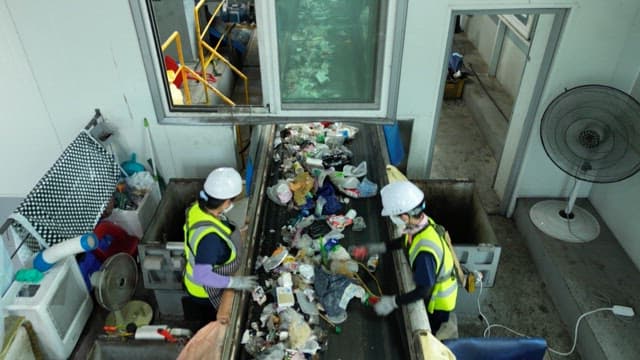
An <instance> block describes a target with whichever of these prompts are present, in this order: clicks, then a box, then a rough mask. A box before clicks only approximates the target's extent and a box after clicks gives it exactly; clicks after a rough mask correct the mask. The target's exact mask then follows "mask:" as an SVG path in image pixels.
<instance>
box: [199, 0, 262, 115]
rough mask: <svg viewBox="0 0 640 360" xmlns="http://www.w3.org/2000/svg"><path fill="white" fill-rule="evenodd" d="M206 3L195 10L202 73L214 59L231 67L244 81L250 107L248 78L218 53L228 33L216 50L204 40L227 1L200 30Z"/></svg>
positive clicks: (245, 96) (223, 36)
mask: <svg viewBox="0 0 640 360" xmlns="http://www.w3.org/2000/svg"><path fill="white" fill-rule="evenodd" d="M204 3H205V0H200V1H199V2H198V4H196V6H195V8H194V10H193V13H194V17H195V22H196V41H197V44H198V56H199V58H200V66H201V68H202V72H203V73H204V72H205V71H206V70H207V68H208V67H209V65H210V64H211V62H212V61H213V60H214V59H218V60H220V61H222V62H223V63H224V64H225V65H227V66H228V67H229V69H231V71H233V72H234V73H235V74H236V75H238V77H240V78H241V79H242V80H243V81H244V98H245V102H246V104H247V105H249V78H247V76H246V75H245V74H244V73H242V71H240V70H238V68H236V67H235V66H233V65H232V64H231V63H230V62H229V60H227V59H226V58H225V57H224V56H222V55H220V53H218V47H219V46H220V44H221V43H222V41H223V40H224V38H225V36H226V35H227V33H228V32H225V33H223V34H221V35H220V39H218V43H217V44H216V46H215V48H213V47H211V45H209V44H208V43H207V42H206V41H205V40H204V38H205V36H206V35H207V34H208V33H209V28H210V27H211V24H212V23H213V20H214V19H215V17H216V15H218V13H220V10H222V6H223V5H225V4H226V3H227V1H226V0H224V1H221V2H220V4H219V5H218V6H217V7H216V9H215V11H214V12H213V13H212V14H211V18H210V19H209V21H208V22H207V25H205V27H204V29H200V9H202V7H203V6H204ZM228 41H231V39H229V40H228ZM204 49H206V50H207V51H209V55H207V56H206V57H205V54H204ZM204 93H205V98H206V100H207V103H208V102H209V94H208V93H207V91H206V90H205V92H204ZM216 94H217V93H216ZM225 102H226V101H225ZM230 105H235V103H233V102H232V104H230Z"/></svg>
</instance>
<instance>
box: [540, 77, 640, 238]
mask: <svg viewBox="0 0 640 360" xmlns="http://www.w3.org/2000/svg"><path fill="white" fill-rule="evenodd" d="M639 129H640V104H639V103H638V102H637V101H635V100H634V99H633V98H632V97H630V96H629V95H627V94H625V93H623V92H622V91H620V90H618V89H615V88H612V87H608V86H603V85H584V86H578V87H575V88H572V89H570V90H567V91H566V92H564V93H563V94H561V95H560V96H558V97H557V98H555V99H554V100H553V102H551V104H550V105H549V107H547V109H546V110H545V112H544V115H543V116H542V120H541V122H540V138H541V139H542V145H543V147H544V150H545V152H546V153H547V156H549V158H550V159H551V161H553V163H554V164H556V166H558V167H559V168H560V169H561V170H562V171H564V172H565V173H567V174H569V175H570V176H572V177H574V178H575V184H574V186H573V189H572V190H571V195H570V196H569V200H568V202H566V203H565V202H564V201H558V200H545V201H541V202H538V203H536V204H535V205H534V206H533V207H531V210H530V211H529V217H530V218H531V220H532V221H533V223H534V224H535V225H536V227H538V229H540V230H541V231H542V232H544V233H545V234H547V235H549V236H552V237H554V238H556V239H559V240H563V241H568V242H587V241H591V240H593V239H595V238H596V237H597V236H598V234H599V233H600V225H599V224H598V221H597V220H596V218H595V217H594V216H593V215H591V214H590V213H589V212H587V211H586V210H585V209H583V208H581V207H579V206H575V201H576V197H577V196H578V188H579V187H580V184H581V183H582V182H592V183H612V182H616V181H620V180H624V179H626V178H628V177H630V176H632V175H633V174H635V173H636V172H638V170H640V130H639Z"/></svg>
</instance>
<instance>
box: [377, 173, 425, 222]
mask: <svg viewBox="0 0 640 360" xmlns="http://www.w3.org/2000/svg"><path fill="white" fill-rule="evenodd" d="M380 197H382V216H389V215H400V214H404V213H407V212H409V211H411V210H413V209H415V208H416V207H418V206H419V205H420V204H422V201H423V200H424V193H423V192H422V190H420V189H419V188H418V187H417V186H416V185H414V184H413V183H412V182H411V181H395V182H392V183H391V184H388V185H386V186H385V187H383V188H382V190H380Z"/></svg>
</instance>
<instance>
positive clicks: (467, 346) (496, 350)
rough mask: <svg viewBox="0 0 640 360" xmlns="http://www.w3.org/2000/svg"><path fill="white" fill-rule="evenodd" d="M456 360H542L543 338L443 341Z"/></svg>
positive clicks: (544, 342) (545, 345) (543, 350)
mask: <svg viewBox="0 0 640 360" xmlns="http://www.w3.org/2000/svg"><path fill="white" fill-rule="evenodd" d="M443 343H444V344H445V345H446V346H447V347H448V348H449V349H451V351H452V352H453V353H454V355H455V356H456V358H457V359H458V360H516V359H517V360H542V359H543V358H544V353H545V352H546V350H547V342H546V340H545V339H543V338H499V337H491V338H461V339H451V340H444V341H443Z"/></svg>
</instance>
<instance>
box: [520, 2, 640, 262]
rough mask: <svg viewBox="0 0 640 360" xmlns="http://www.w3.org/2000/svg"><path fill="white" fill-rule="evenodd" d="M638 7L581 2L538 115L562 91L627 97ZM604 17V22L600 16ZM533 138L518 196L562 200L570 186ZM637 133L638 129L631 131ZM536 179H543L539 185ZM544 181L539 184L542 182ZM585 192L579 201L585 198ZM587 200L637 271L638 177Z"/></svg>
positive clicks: (639, 26) (639, 30)
mask: <svg viewBox="0 0 640 360" xmlns="http://www.w3.org/2000/svg"><path fill="white" fill-rule="evenodd" d="M639 9H640V4H639V3H638V2H636V1H616V2H614V3H610V2H607V3H604V2H603V3H601V2H599V1H583V2H582V4H581V6H580V7H578V8H576V9H575V10H574V11H572V14H571V15H570V17H569V19H568V21H567V25H566V27H565V31H564V34H563V38H562V40H561V43H560V46H559V49H558V52H557V55H556V58H555V59H554V66H553V68H552V71H551V73H550V74H549V80H548V83H547V90H546V91H545V94H544V95H543V101H542V104H541V107H540V109H539V113H538V118H539V117H540V116H541V111H543V110H544V108H546V106H547V105H548V104H549V102H550V101H551V100H553V98H554V97H555V96H557V95H558V94H560V93H561V92H562V90H563V89H564V88H571V87H573V86H576V85H581V84H589V83H598V84H606V85H610V86H614V87H616V88H618V89H620V90H622V91H625V92H631V91H632V89H633V88H634V81H635V79H637V76H638V72H639V71H640V62H639V61H638V59H639V58H640V10H639ZM605 15H608V16H605ZM538 127H539V122H536V124H535V125H534V128H535V129H536V131H534V133H532V135H531V140H530V143H529V147H528V150H527V155H526V159H525V166H524V168H523V171H522V175H521V177H520V179H519V186H518V194H519V195H520V196H567V191H566V190H564V191H563V190H562V189H567V188H568V187H569V186H570V185H571V184H572V180H570V179H569V178H568V177H567V176H566V175H564V174H563V173H561V172H560V171H559V170H557V169H555V166H554V165H553V164H551V162H550V161H549V160H548V159H547V157H546V154H545V153H544V151H543V149H542V146H541V144H540V141H539V140H537V139H538V131H537V129H538ZM636 131H640V126H636ZM539 174H546V176H545V177H544V179H540V175H539ZM541 180H543V181H541ZM587 194H589V193H588V192H587V193H586V194H585V193H584V192H583V193H582V195H583V196H584V195H587ZM589 200H590V201H591V203H592V204H593V205H594V207H595V208H596V210H597V211H598V213H599V214H600V215H601V216H602V217H603V218H604V220H605V222H606V223H607V225H608V227H609V228H610V229H611V230H612V232H613V233H614V235H615V236H616V238H617V239H618V241H619V242H620V244H621V245H622V246H623V248H625V250H626V251H627V254H628V255H629V256H630V257H631V259H632V260H633V261H634V263H635V264H636V266H638V267H639V268H640V243H639V242H638V234H639V233H640V222H639V221H637V219H636V217H637V214H638V213H640V205H639V204H640V175H639V174H636V175H635V176H633V177H632V178H630V179H628V180H625V181H623V182H619V183H614V184H600V185H593V186H592V191H591V193H590V195H589Z"/></svg>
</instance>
